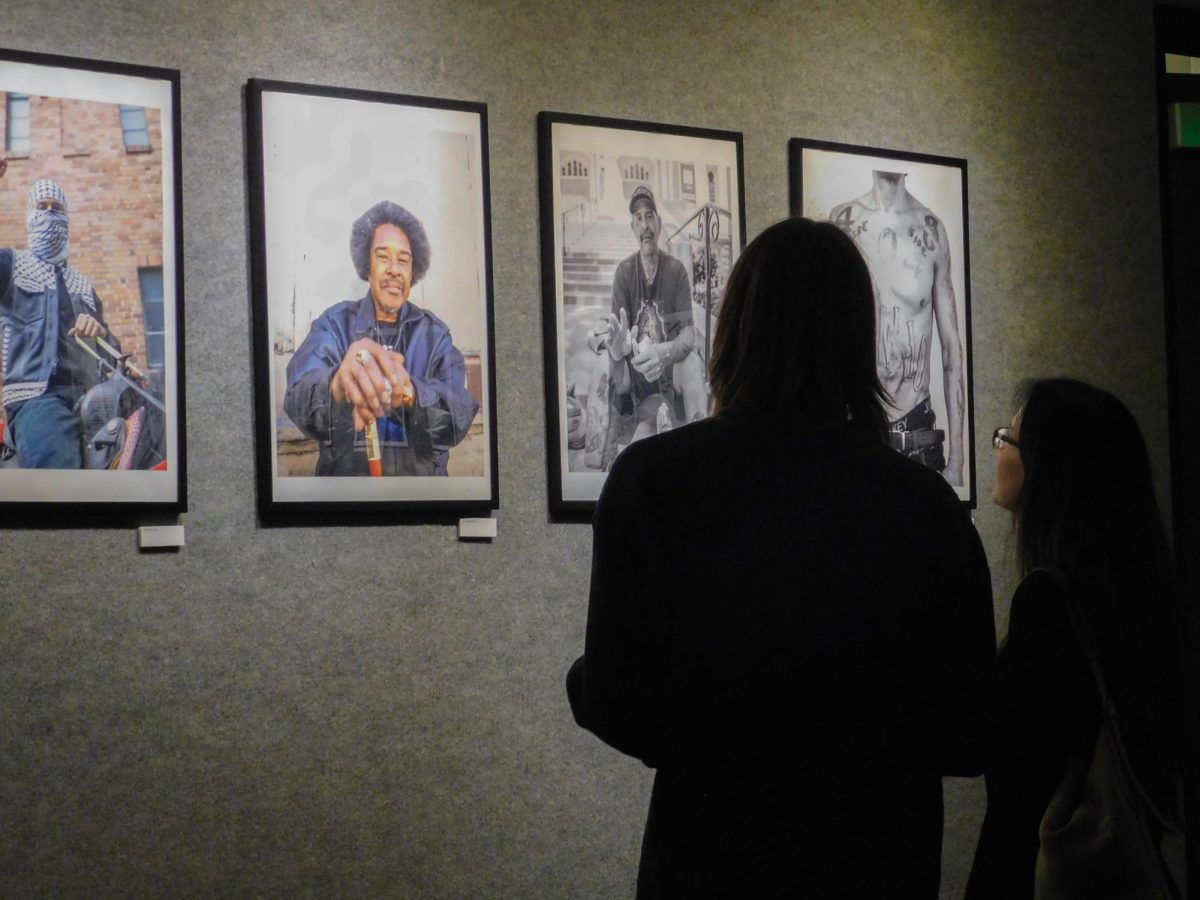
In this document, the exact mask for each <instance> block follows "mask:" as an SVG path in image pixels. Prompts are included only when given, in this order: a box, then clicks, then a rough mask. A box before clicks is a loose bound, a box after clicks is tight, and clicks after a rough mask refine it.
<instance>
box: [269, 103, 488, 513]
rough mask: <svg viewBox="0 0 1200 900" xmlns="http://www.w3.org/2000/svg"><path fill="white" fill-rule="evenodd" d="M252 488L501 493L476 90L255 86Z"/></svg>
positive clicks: (400, 498)
mask: <svg viewBox="0 0 1200 900" xmlns="http://www.w3.org/2000/svg"><path fill="white" fill-rule="evenodd" d="M247 109H248V127H249V138H250V140H249V146H250V177H251V206H252V228H253V230H254V234H253V239H252V257H253V265H254V271H253V284H254V290H253V292H254V298H253V304H254V322H255V337H254V341H255V369H256V385H255V390H256V409H257V444H258V465H259V505H260V509H262V510H265V511H268V512H270V511H273V510H274V511H278V510H280V509H296V510H300V509H301V508H302V507H305V506H312V507H314V508H318V509H332V508H335V507H343V508H345V509H354V508H362V507H363V505H368V506H370V507H372V508H398V509H404V508H409V509H439V508H444V509H466V508H490V509H494V508H495V507H496V505H497V504H498V492H497V481H498V479H497V472H496V429H495V413H494V410H495V388H494V384H493V371H494V362H493V349H492V292H491V260H490V255H489V254H490V249H489V240H490V223H489V212H490V211H489V207H488V177H487V115H486V107H484V106H483V105H482V104H477V103H469V102H464V101H452V100H435V99H431V98H424V97H408V96H402V95H395V94H383V93H375V92H364V91H351V90H343V89H338V88H326V87H317V86H312V85H297V84H286V83H280V82H271V81H262V80H257V79H255V80H252V81H251V82H250V83H249V85H248V88H247Z"/></svg>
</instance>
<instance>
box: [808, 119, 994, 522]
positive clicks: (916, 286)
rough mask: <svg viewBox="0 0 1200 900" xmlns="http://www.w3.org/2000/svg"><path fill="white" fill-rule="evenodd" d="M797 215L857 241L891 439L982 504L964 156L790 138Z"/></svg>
mask: <svg viewBox="0 0 1200 900" xmlns="http://www.w3.org/2000/svg"><path fill="white" fill-rule="evenodd" d="M789 168H790V182H791V209H792V214H793V215H799V216H804V217H805V218H809V219H815V220H818V221H830V222H833V223H834V224H836V225H837V226H838V227H839V228H841V229H842V230H843V231H844V232H846V234H848V235H849V236H850V237H851V238H852V239H853V240H854V243H855V245H856V246H857V247H858V249H859V251H860V252H861V253H862V255H863V259H864V260H866V263H867V268H868V269H869V270H870V273H871V281H872V284H873V287H874V290H875V301H876V306H875V312H876V341H877V347H876V363H877V366H878V370H879V380H880V382H881V383H882V385H883V387H884V390H885V391H886V392H887V395H888V398H889V401H888V405H887V413H888V419H889V422H890V434H889V438H890V440H891V443H892V446H893V447H894V448H895V449H896V450H898V451H900V452H901V453H903V454H904V455H905V456H908V457H910V458H912V459H915V460H917V461H918V462H920V463H922V464H923V465H925V466H927V467H928V468H931V469H934V470H936V471H938V472H940V473H941V474H942V475H943V477H944V478H945V479H946V481H947V482H949V484H950V485H951V486H953V487H954V489H955V492H956V493H957V494H958V496H959V499H961V500H962V501H963V502H964V503H966V504H967V505H968V506H969V507H970V508H972V509H973V508H974V507H975V459H974V453H973V450H972V448H973V446H974V421H973V400H972V388H971V324H970V315H971V298H970V285H971V279H970V262H969V251H968V243H967V162H966V160H963V159H954V158H949V157H940V156H931V155H928V154H920V153H908V152H900V151H893V150H881V149H877V148H870V147H857V146H852V145H848V144H835V143H829V142H825V141H810V140H804V139H801V138H793V139H792V140H791V141H790V142H789Z"/></svg>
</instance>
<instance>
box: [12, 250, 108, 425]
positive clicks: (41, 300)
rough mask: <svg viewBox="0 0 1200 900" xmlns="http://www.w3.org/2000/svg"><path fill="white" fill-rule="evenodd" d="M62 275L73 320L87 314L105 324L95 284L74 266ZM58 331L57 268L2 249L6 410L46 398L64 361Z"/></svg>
mask: <svg viewBox="0 0 1200 900" xmlns="http://www.w3.org/2000/svg"><path fill="white" fill-rule="evenodd" d="M62 276H63V279H62V280H63V283H64V284H65V285H66V288H67V293H68V295H69V296H70V302H71V307H72V310H73V313H74V315H73V316H72V318H75V317H77V316H78V315H79V314H81V313H87V314H88V315H90V316H92V317H93V318H95V319H97V320H98V321H99V322H100V324H102V325H103V324H104V312H103V307H102V306H101V304H100V298H99V297H97V296H96V291H95V289H94V288H93V287H92V284H91V282H90V281H88V280H87V278H86V277H85V276H84V275H83V273H82V272H80V271H79V270H78V269H73V268H71V267H70V266H64V267H63V271H62ZM58 332H59V327H58V278H57V277H56V272H55V268H54V266H52V265H50V263H47V262H43V261H42V260H40V259H38V258H37V257H36V256H34V255H33V254H32V253H29V252H28V251H25V250H0V357H2V358H3V370H4V390H3V403H4V407H5V409H10V407H13V406H15V405H16V404H18V403H23V402H25V401H26V400H32V399H33V398H34V397H40V396H41V395H42V394H44V393H46V387H47V385H48V384H49V383H50V378H51V376H52V375H53V374H54V371H55V369H56V368H57V366H58V362H59V334H58ZM79 368H80V370H83V369H84V368H85V367H84V366H80V367H79ZM86 386H89V385H85V387H86Z"/></svg>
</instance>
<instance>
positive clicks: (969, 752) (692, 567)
mask: <svg viewBox="0 0 1200 900" xmlns="http://www.w3.org/2000/svg"><path fill="white" fill-rule="evenodd" d="M772 432H773V434H772ZM764 435H768V436H767V437H764ZM593 528H594V549H593V559H592V582H591V597H590V603H589V609H588V623H587V637H586V645H585V652H584V655H583V656H582V657H581V658H580V659H579V660H577V661H576V662H575V664H574V665H573V666H572V667H571V670H570V672H569V674H568V677H567V690H568V694H569V697H570V701H571V708H572V710H573V711H574V713H575V718H576V720H577V721H578V722H579V724H580V725H582V726H584V727H585V728H588V729H590V730H592V731H593V732H595V733H596V734H597V735H598V736H599V737H600V738H601V739H603V740H604V741H606V742H607V743H609V744H611V745H612V746H613V747H616V748H617V749H618V750H621V751H622V752H624V753H628V754H630V755H632V756H636V757H638V758H640V759H642V760H644V761H645V763H646V764H647V765H649V766H653V767H655V768H657V770H658V771H657V774H656V778H655V784H654V790H653V795H652V798H651V801H650V813H649V820H648V822H647V825H646V834H645V838H644V842H643V848H642V862H641V869H640V872H639V879H638V896H639V897H642V898H649V897H687V898H702V897H769V896H788V897H820V898H834V897H853V898H856V900H864V898H873V897H926V898H934V897H936V896H937V893H938V882H939V877H940V851H941V837H942V795H941V776H942V775H943V774H957V775H972V774H977V773H978V772H979V771H980V769H981V767H982V763H983V752H982V748H983V733H982V732H983V727H984V722H985V721H986V717H987V700H988V698H989V696H990V689H991V684H990V678H991V672H992V661H993V654H994V652H995V631H994V626H993V620H992V604H991V582H990V577H989V574H988V568H987V563H986V560H985V558H984V555H983V550H982V547H981V545H980V542H979V538H978V536H977V534H976V532H975V530H974V528H973V527H972V525H971V522H970V520H969V518H968V516H967V514H966V511H965V510H964V509H963V507H962V505H961V503H960V502H959V501H958V500H957V498H956V497H955V495H954V492H953V491H952V490H951V489H950V488H949V487H948V486H947V485H946V484H945V483H944V481H943V480H942V479H941V477H940V476H939V475H937V474H936V473H934V472H932V471H930V470H928V469H925V468H923V467H921V466H920V465H918V464H916V463H914V462H912V461H910V460H907V459H904V458H903V457H902V456H900V455H899V454H898V453H895V452H894V451H892V450H890V449H888V448H886V447H884V446H882V445H881V444H879V443H878V442H876V441H873V440H872V439H871V438H870V437H869V436H867V435H863V434H861V433H859V432H857V431H856V430H854V429H853V428H852V427H851V426H849V425H846V426H837V427H832V428H825V429H805V428H802V427H788V426H784V427H782V428H781V427H778V426H773V427H772V428H771V429H764V428H763V426H762V423H761V422H755V421H752V420H751V419H750V417H743V416H739V415H732V414H721V415H718V416H716V417H713V418H711V419H707V420H704V421H701V422H698V423H695V424H693V425H689V426H686V427H684V428H680V429H677V430H675V431H672V432H669V433H666V434H663V435H659V436H657V437H652V438H647V439H646V440H643V441H639V442H637V443H635V444H633V445H631V446H630V447H629V448H628V449H626V450H625V451H623V452H622V454H621V456H619V457H618V459H617V461H616V463H615V465H614V466H613V469H612V471H611V472H610V473H609V476H608V479H607V481H606V482H605V486H604V489H603V492H602V494H601V497H600V501H599V503H598V505H597V508H596V513H595V518H594V522H593Z"/></svg>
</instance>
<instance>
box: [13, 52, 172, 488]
mask: <svg viewBox="0 0 1200 900" xmlns="http://www.w3.org/2000/svg"><path fill="white" fill-rule="evenodd" d="M0 101H2V102H3V107H4V116H3V121H2V122H0V128H2V133H0V328H2V332H3V339H2V355H3V376H2V377H3V412H2V414H0V503H3V504H4V505H5V506H8V505H10V504H13V505H16V506H18V507H26V508H28V507H45V508H46V509H47V510H49V509H51V508H54V507H57V506H58V505H64V506H67V507H70V508H72V509H76V510H78V509H81V508H89V509H92V510H94V511H97V512H100V511H103V510H109V509H113V510H116V509H119V510H130V511H132V510H139V509H147V510H155V511H162V512H182V511H184V510H186V508H187V489H186V466H185V459H184V458H185V454H184V432H183V421H184V417H183V253H182V233H181V230H180V210H181V196H180V193H181V182H180V156H181V154H180V146H179V121H178V109H179V73H178V72H177V71H174V70H168V69H153V68H147V67H142V66H134V65H127V64H123V63H112V62H102V61H97V60H84V59H75V58H71V57H61V56H43V55H40V54H31V53H25V52H22V51H14V50H0Z"/></svg>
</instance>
